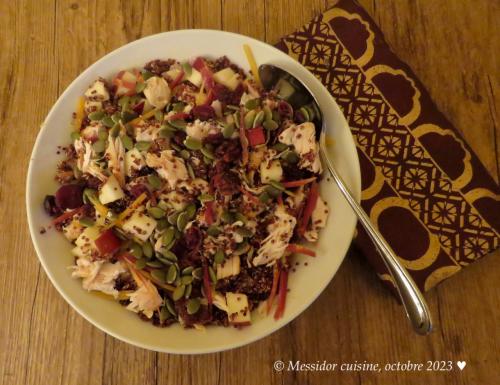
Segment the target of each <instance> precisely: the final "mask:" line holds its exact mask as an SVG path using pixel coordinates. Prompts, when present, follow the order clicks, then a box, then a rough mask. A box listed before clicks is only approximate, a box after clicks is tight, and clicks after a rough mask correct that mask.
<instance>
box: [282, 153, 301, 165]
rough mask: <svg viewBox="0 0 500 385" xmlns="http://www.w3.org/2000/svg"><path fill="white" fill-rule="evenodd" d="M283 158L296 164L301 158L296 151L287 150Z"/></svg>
mask: <svg viewBox="0 0 500 385" xmlns="http://www.w3.org/2000/svg"><path fill="white" fill-rule="evenodd" d="M281 158H282V159H283V160H285V161H286V162H288V163H292V164H295V163H297V162H298V161H299V160H300V158H299V156H298V155H297V153H296V152H295V151H286V152H284V153H283V154H282V155H281Z"/></svg>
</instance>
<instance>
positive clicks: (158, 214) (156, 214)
mask: <svg viewBox="0 0 500 385" xmlns="http://www.w3.org/2000/svg"><path fill="white" fill-rule="evenodd" d="M148 214H149V215H151V216H152V217H153V218H155V219H161V218H163V217H164V216H165V211H163V210H162V209H160V208H159V207H150V208H149V209H148Z"/></svg>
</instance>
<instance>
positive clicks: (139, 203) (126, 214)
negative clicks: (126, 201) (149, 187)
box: [111, 192, 148, 226]
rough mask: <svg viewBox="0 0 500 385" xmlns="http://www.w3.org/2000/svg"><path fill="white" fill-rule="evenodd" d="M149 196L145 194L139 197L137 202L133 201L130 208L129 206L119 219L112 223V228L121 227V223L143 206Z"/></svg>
mask: <svg viewBox="0 0 500 385" xmlns="http://www.w3.org/2000/svg"><path fill="white" fill-rule="evenodd" d="M147 197H148V196H147V194H146V193H145V192H143V193H142V194H141V195H139V196H138V197H137V199H136V200H135V201H133V202H132V203H131V204H130V206H128V207H127V208H126V209H125V210H123V211H122V212H121V213H120V215H118V218H117V219H116V221H115V222H113V223H112V225H111V226H119V225H120V224H121V222H122V221H123V220H124V219H125V218H127V217H128V216H129V215H130V214H132V213H133V212H134V211H135V210H136V209H137V208H138V207H139V206H140V205H141V204H142V202H144V200H145V199H146V198H147Z"/></svg>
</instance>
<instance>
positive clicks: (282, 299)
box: [274, 269, 288, 320]
mask: <svg viewBox="0 0 500 385" xmlns="http://www.w3.org/2000/svg"><path fill="white" fill-rule="evenodd" d="M287 284H288V270H286V269H281V272H280V289H279V292H278V306H277V308H276V312H275V313H274V319H275V320H277V319H280V318H281V317H283V313H284V312H285V305H286V295H287V292H288V287H287Z"/></svg>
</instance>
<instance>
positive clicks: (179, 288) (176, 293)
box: [172, 285, 186, 301]
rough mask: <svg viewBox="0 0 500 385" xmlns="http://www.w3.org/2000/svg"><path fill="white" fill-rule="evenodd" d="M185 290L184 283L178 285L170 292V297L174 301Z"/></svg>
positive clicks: (179, 297)
mask: <svg viewBox="0 0 500 385" xmlns="http://www.w3.org/2000/svg"><path fill="white" fill-rule="evenodd" d="M185 291H186V286H184V285H180V286H177V287H176V288H175V290H174V292H173V293H172V299H173V300H174V301H178V300H180V299H181V298H182V296H183V295H184V292H185Z"/></svg>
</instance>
